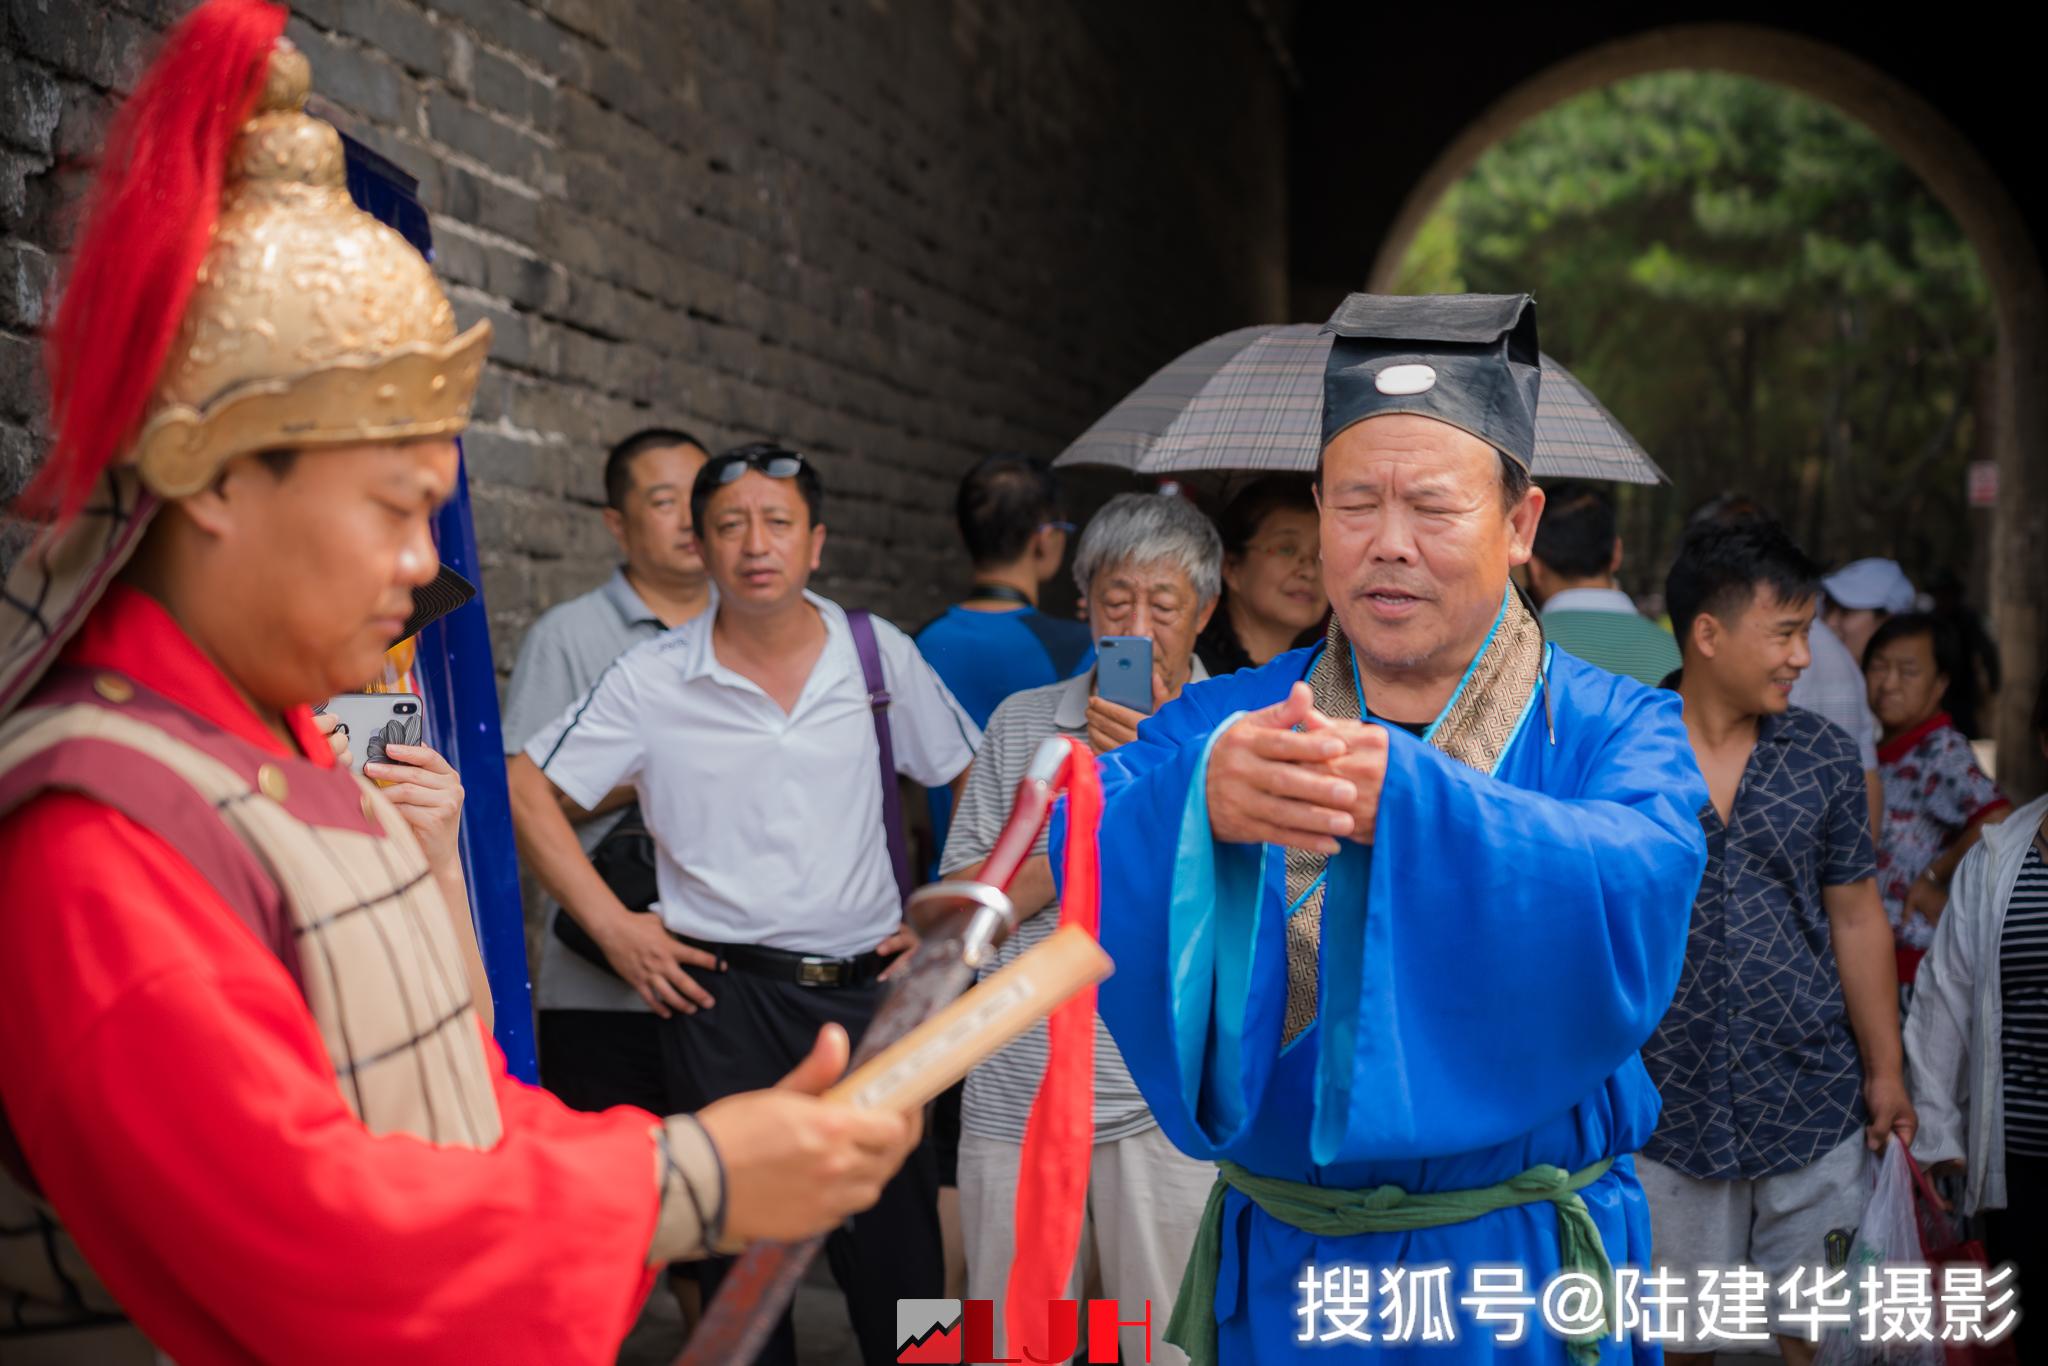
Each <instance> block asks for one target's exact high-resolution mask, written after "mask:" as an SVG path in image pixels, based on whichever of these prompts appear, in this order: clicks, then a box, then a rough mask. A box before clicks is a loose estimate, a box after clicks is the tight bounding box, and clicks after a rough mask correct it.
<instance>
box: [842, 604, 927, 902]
mask: <svg viewBox="0 0 2048 1366" xmlns="http://www.w3.org/2000/svg"><path fill="white" fill-rule="evenodd" d="M846 626H847V629H848V630H850V631H852V632H853V648H854V651H855V653H857V654H859V655H860V676H861V678H862V679H863V680H864V681H865V682H866V683H867V688H868V706H869V707H870V708H871V709H872V710H873V711H874V713H875V747H876V749H878V750H879V751H880V752H881V756H882V825H883V828H884V833H885V834H887V835H888V837H889V861H890V863H891V864H893V865H894V867H895V870H896V890H897V891H898V892H900V893H901V894H902V899H903V900H904V901H906V902H907V901H909V900H910V894H911V892H913V891H915V890H916V888H915V887H914V886H913V885H912V884H911V881H910V855H909V853H908V852H907V851H906V850H905V849H904V846H903V792H902V789H901V788H900V787H899V786H898V785H897V781H896V746H895V745H894V744H893V743H891V741H890V739H889V681H888V679H886V678H884V677H883V676H882V650H881V647H880V646H879V645H877V644H876V643H875V623H874V621H873V619H872V618H870V617H869V616H868V614H867V613H866V612H864V611H862V610H861V609H860V608H858V607H855V608H851V609H849V610H848V611H847V613H846Z"/></svg>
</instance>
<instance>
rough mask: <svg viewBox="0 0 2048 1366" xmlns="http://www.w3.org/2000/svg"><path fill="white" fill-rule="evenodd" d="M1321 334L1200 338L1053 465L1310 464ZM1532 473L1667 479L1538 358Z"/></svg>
mask: <svg viewBox="0 0 2048 1366" xmlns="http://www.w3.org/2000/svg"><path fill="white" fill-rule="evenodd" d="M1331 336H1332V334H1331V333H1329V332H1326V331H1324V330H1323V328H1322V326H1321V325H1319V324H1316V323H1288V324H1285V325H1283V326H1278V327H1242V328H1239V329H1238V330H1237V331H1235V332H1226V333H1224V334H1223V335H1222V336H1220V337H1212V338H1211V339H1210V340H1208V341H1205V342H1203V343H1202V344H1201V345H1200V346H1197V347H1195V348H1194V349H1193V350H1192V351H1189V352H1187V353H1186V354H1184V355H1182V356H1180V357H1178V358H1177V359H1175V360H1173V361H1171V362H1169V363H1168V364H1167V365H1165V366H1164V367H1163V368H1161V369H1160V370H1159V371H1158V372H1157V373H1155V374H1154V375H1153V376H1152V377H1151V378H1150V379H1148V380H1146V381H1145V382H1144V383H1143V384H1141V385H1139V386H1138V387H1137V388H1136V389H1134V390H1132V391H1131V393H1130V394H1129V395H1128V396H1126V397H1125V398H1124V400H1123V401H1122V402H1121V403H1119V404H1117V405H1116V406H1115V407H1114V408H1111V409H1110V410H1109V411H1108V412H1107V413H1105V414H1103V415H1102V417H1101V419H1100V420H1099V421H1097V422H1096V423H1095V425H1094V426H1092V427H1090V428H1089V429H1088V430H1087V431H1085V432H1083V433H1082V434H1081V436H1080V439H1079V440H1077V441H1075V442H1074V444H1073V445H1071V446H1069V447H1067V448H1066V450H1064V451H1062V452H1061V453H1060V457H1059V459H1058V460H1056V461H1054V462H1053V463H1055V464H1058V465H1115V466H1117V467H1119V468H1122V469H1127V470H1131V471H1133V472H1134V473H1137V474H1168V473H1173V472H1179V471H1187V470H1313V469H1314V468H1315V467H1316V461H1317V459H1318V458H1319V456H1320V455H1321V452H1322V441H1323V367H1324V365H1325V364H1326V363H1327V362H1328V361H1329V358H1330V341H1331ZM1532 473H1534V474H1535V475H1536V477H1537V478H1539V479H1541V478H1545V477H1564V478H1576V479H1608V480H1615V481H1617V482H1620V483H1625V484H1661V483H1668V482H1670V481H1669V480H1667V479H1665V477H1664V472H1663V471H1662V470H1660V469H1658V468H1657V466H1656V463H1655V462H1654V461H1652V460H1651V459H1650V457H1649V454H1648V453H1647V452H1645V451H1644V450H1643V448H1642V446H1641V445H1639V444H1638V443H1637V442H1636V439H1635V438H1634V437H1632V436H1630V435H1629V434H1628V431H1627V430H1626V429H1625V428H1624V427H1623V426H1622V425H1621V424H1620V423H1619V422H1616V421H1615V420H1614V415H1613V414H1612V413H1609V412H1608V411H1607V409H1606V408H1604V407H1602V406H1601V404H1600V400H1599V399H1597V398H1594V397H1593V395H1592V393H1591V391H1589V390H1588V389H1587V388H1586V386H1585V385H1583V384H1581V383H1579V381H1578V380H1577V378H1575V377H1574V376H1573V375H1572V373H1571V372H1570V371H1569V370H1566V369H1565V368H1564V367H1563V366H1562V365H1559V364H1558V363H1557V362H1556V361H1554V360H1552V359H1551V358H1550V357H1549V356H1545V357H1543V387H1542V390H1541V392H1540V394H1539V395H1538V398H1537V403H1536V461H1535V467H1534V469H1533V471H1532Z"/></svg>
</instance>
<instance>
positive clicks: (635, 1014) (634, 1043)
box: [539, 1010, 681, 1115]
mask: <svg viewBox="0 0 2048 1366" xmlns="http://www.w3.org/2000/svg"><path fill="white" fill-rule="evenodd" d="M539 1022H540V1084H541V1085H542V1086H545V1087H547V1088H548V1090H550V1091H552V1092H554V1093H555V1094H556V1095H557V1096H559V1097H560V1098H561V1101H562V1103H563V1104H564V1105H566V1106H568V1107H569V1108H570V1109H572V1110H609V1109H611V1108H612V1107H613V1106H614V1105H637V1106H639V1107H640V1108H641V1109H643V1110H645V1111H647V1112H648V1113H650V1114H654V1115H672V1114H674V1113H675V1112H676V1111H677V1110H678V1109H679V1108H681V1107H679V1106H677V1105H675V1104H672V1103H671V1102H670V1100H669V1094H668V1079H667V1078H668V1073H667V1071H666V1069H665V1068H664V1066H663V1063H662V1057H661V1030H660V1028H659V1026H660V1024H661V1020H660V1018H659V1017H658V1016H656V1015H655V1014H654V1013H653V1012H652V1011H645V1010H543V1011H541V1012H540V1014H539Z"/></svg>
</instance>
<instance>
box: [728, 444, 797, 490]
mask: <svg viewBox="0 0 2048 1366" xmlns="http://www.w3.org/2000/svg"><path fill="white" fill-rule="evenodd" d="M803 467H804V458H803V457H802V456H800V455H798V454H797V453H796V452H795V451H745V452H738V451H734V452H728V453H727V454H725V455H717V456H713V457H712V458H711V459H710V461H708V462H707V463H706V464H705V466H704V472H705V473H706V474H708V475H710V476H711V479H712V482H713V483H715V484H719V485H721V486H722V485H725V484H730V483H731V482H732V481H733V480H735V479H737V478H739V477H740V476H741V475H743V474H745V473H746V472H747V471H748V470H756V471H758V472H760V473H762V474H765V475H767V476H768V477H769V478H770V479H794V478H796V476H797V474H798V472H799V471H801V470H802V469H803Z"/></svg>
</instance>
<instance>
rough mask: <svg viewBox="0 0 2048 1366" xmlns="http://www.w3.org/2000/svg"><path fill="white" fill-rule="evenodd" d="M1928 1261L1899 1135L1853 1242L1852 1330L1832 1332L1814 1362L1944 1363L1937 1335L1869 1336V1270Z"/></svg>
mask: <svg viewBox="0 0 2048 1366" xmlns="http://www.w3.org/2000/svg"><path fill="white" fill-rule="evenodd" d="M1926 1261H1927V1258H1926V1256H1925V1255H1924V1254H1923V1253H1922V1252H1921V1250H1920V1224H1919V1220H1918V1218H1917V1217H1916V1215H1915V1213H1914V1209H1913V1173H1912V1172H1911V1171H1910V1170H1909V1169H1908V1168H1907V1166H1906V1149H1905V1147H1904V1146H1903V1145H1902V1144H1900V1142H1899V1140H1898V1139H1896V1138H1890V1139H1887V1140H1886V1141H1885V1145H1884V1160H1883V1161H1882V1162H1880V1163H1879V1164H1878V1168H1877V1184H1876V1186H1874V1187H1873V1188H1872V1189H1871V1192H1870V1200H1869V1202H1868V1203H1866V1204H1865V1205H1864V1206H1863V1218H1862V1220H1861V1222H1859V1223H1858V1224H1857V1225H1856V1236H1855V1238H1854V1239H1852V1240H1851V1241H1850V1244H1849V1262H1848V1267H1847V1270H1848V1273H1849V1290H1850V1292H1851V1295H1852V1297H1853V1298H1852V1299H1851V1301H1850V1304H1851V1307H1852V1317H1851V1318H1850V1320H1849V1326H1848V1327H1847V1328H1836V1329H1834V1330H1832V1331H1831V1332H1829V1333H1828V1335H1827V1337H1826V1339H1825V1340H1824V1341H1823V1342H1822V1343H1821V1348H1820V1354H1819V1356H1818V1357H1816V1358H1815V1360H1814V1366H1942V1347H1941V1341H1940V1339H1939V1338H1938V1337H1936V1338H1935V1340H1933V1341H1931V1342H1871V1341H1867V1340H1866V1339H1865V1336H1864V1333H1865V1328H1866V1325H1867V1324H1868V1322H1869V1320H1867V1319H1866V1318H1865V1313H1864V1307H1863V1305H1864V1300H1865V1299H1866V1298H1867V1292H1866V1291H1865V1289H1864V1284H1863V1281H1864V1277H1865V1275H1866V1274H1868V1273H1867V1272H1866V1271H1865V1270H1864V1268H1866V1267H1873V1266H1879V1267H1881V1266H1921V1265H1924V1264H1925V1263H1926ZM1879 1274H1880V1276H1881V1275H1882V1273H1879Z"/></svg>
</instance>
